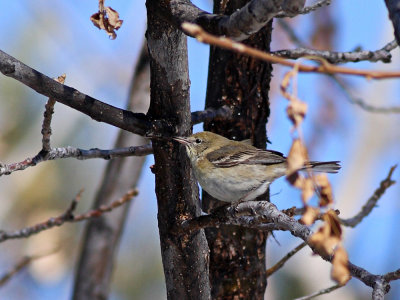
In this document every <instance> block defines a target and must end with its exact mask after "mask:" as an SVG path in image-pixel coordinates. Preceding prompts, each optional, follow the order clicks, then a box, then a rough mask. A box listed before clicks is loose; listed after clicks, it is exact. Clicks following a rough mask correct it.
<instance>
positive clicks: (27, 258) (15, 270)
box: [0, 249, 58, 287]
mask: <svg viewBox="0 0 400 300" xmlns="http://www.w3.org/2000/svg"><path fill="white" fill-rule="evenodd" d="M56 251H58V249H56V250H52V251H50V252H48V253H45V254H39V255H32V256H25V257H23V258H22V259H21V260H20V261H19V262H18V263H17V264H16V265H15V266H14V267H13V268H12V269H11V270H9V271H8V272H6V273H5V274H4V275H2V276H1V277H0V287H2V286H3V285H4V284H6V283H7V282H8V281H9V280H10V279H11V278H12V277H14V276H15V275H16V274H18V273H19V272H20V271H22V270H23V269H25V268H26V267H27V266H28V265H29V264H30V263H31V262H32V261H34V260H38V259H41V258H43V257H47V256H50V255H52V254H54V253H55V252H56Z"/></svg>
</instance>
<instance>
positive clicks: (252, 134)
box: [203, 0, 272, 299]
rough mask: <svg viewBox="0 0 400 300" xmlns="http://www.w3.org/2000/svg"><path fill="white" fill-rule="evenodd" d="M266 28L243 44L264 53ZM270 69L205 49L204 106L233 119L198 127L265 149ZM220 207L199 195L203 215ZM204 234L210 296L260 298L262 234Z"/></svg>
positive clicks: (232, 5) (234, 229) (228, 230)
mask: <svg viewBox="0 0 400 300" xmlns="http://www.w3.org/2000/svg"><path fill="white" fill-rule="evenodd" d="M224 3H225V6H223V5H224ZM245 3H246V1H239V0H231V1H228V2H227V3H226V2H223V1H214V13H222V14H231V13H232V12H233V11H235V9H237V8H240V7H242V6H243V5H244V4H245ZM271 29H272V25H271V23H270V24H269V25H267V26H266V27H265V28H264V29H263V30H261V31H260V32H258V33H257V34H255V35H254V36H252V37H251V38H250V39H248V40H246V41H245V43H246V44H248V45H251V46H253V47H255V48H258V49H262V50H265V51H268V50H269V44H270V40H271ZM271 71H272V68H271V65H270V64H267V63H262V62H260V61H257V60H255V59H253V58H249V57H246V56H242V55H239V54H235V53H232V52H230V51H226V50H222V49H220V48H215V47H211V49H210V63H209V74H208V87H207V99H206V108H209V107H214V108H218V107H221V106H223V105H228V106H229V107H230V108H231V109H232V110H233V116H234V118H232V119H231V120H229V121H212V122H206V123H205V124H204V129H205V130H209V131H213V132H216V133H219V134H221V135H224V136H226V137H228V138H231V139H236V140H243V139H251V140H252V143H253V144H254V145H255V146H256V147H259V148H265V144H266V127H265V126H266V122H267V119H268V116H269V98H268V92H269V82H270V78H271ZM267 197H268V195H263V196H261V197H259V198H260V199H266V198H267ZM223 204H224V203H223V202H221V201H217V200H215V199H213V198H212V197H211V196H209V195H208V194H207V193H205V192H204V193H203V210H204V211H210V210H211V209H213V208H216V207H218V206H220V205H223ZM206 236H207V240H208V243H209V247H210V282H211V288H212V298H213V299H263V297H264V292H265V288H266V284H267V282H266V273H265V246H266V238H267V234H266V233H264V232H261V231H257V230H252V229H245V228H241V227H238V226H221V227H220V228H210V229H206Z"/></svg>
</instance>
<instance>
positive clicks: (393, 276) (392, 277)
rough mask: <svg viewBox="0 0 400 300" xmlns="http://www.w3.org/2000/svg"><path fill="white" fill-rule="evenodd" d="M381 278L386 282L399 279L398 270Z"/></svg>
mask: <svg viewBox="0 0 400 300" xmlns="http://www.w3.org/2000/svg"><path fill="white" fill-rule="evenodd" d="M383 278H384V279H385V280H386V281H388V282H390V281H393V280H398V279H400V269H397V270H396V271H394V272H389V273H387V274H385V275H383Z"/></svg>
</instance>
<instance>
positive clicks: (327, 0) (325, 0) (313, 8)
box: [275, 0, 331, 18]
mask: <svg viewBox="0 0 400 300" xmlns="http://www.w3.org/2000/svg"><path fill="white" fill-rule="evenodd" d="M330 4H331V0H320V1H318V2H315V3H314V4H312V5H310V6H307V7H304V9H302V10H300V11H299V13H298V14H297V15H306V14H309V13H310V12H313V11H316V10H317V9H318V8H321V7H323V6H328V5H330ZM295 16H296V15H290V14H285V13H279V14H278V15H276V16H275V18H286V17H289V18H293V17H295Z"/></svg>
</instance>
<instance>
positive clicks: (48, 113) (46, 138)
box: [42, 74, 66, 152]
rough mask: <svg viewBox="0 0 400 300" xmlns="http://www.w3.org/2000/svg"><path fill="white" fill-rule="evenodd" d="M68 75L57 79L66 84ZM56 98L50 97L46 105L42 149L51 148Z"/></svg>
mask: <svg viewBox="0 0 400 300" xmlns="http://www.w3.org/2000/svg"><path fill="white" fill-rule="evenodd" d="M65 78H66V75H65V74H63V75H61V76H59V77H58V78H57V79H55V80H56V81H57V82H59V83H61V84H64V82H65ZM55 104H56V100H55V99H54V98H49V100H48V101H47V103H46V105H45V111H44V114H43V124H42V136H43V137H42V150H43V151H45V152H48V151H50V150H51V146H50V136H51V127H50V125H51V119H52V117H53V113H54V105H55Z"/></svg>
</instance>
